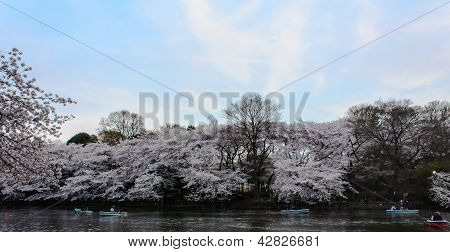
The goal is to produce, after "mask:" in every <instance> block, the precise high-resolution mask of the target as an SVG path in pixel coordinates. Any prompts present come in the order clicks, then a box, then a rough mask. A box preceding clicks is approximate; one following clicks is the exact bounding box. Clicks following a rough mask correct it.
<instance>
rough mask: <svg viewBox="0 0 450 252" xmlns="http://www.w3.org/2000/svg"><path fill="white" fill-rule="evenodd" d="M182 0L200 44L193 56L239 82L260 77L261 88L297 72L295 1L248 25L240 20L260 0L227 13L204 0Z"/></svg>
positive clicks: (300, 13) (300, 46) (302, 43)
mask: <svg viewBox="0 0 450 252" xmlns="http://www.w3.org/2000/svg"><path fill="white" fill-rule="evenodd" d="M185 4H186V6H187V17H188V24H189V28H190V30H191V32H192V34H194V36H195V37H196V39H197V40H199V41H200V42H201V43H203V44H204V45H205V47H206V51H205V52H204V53H205V54H204V55H201V56H199V57H196V59H197V60H202V61H207V62H209V63H211V64H213V65H215V66H216V67H217V68H218V69H219V70H220V71H222V72H224V73H225V74H227V75H229V76H231V77H233V78H235V79H237V80H239V81H241V82H242V83H250V82H251V81H252V80H254V79H255V78H262V79H265V80H266V82H267V83H266V85H265V86H264V87H263V89H269V90H273V89H276V88H277V87H280V86H282V85H283V84H285V83H286V82H288V81H289V80H291V79H292V78H295V77H296V76H295V75H296V74H298V72H299V67H300V66H301V64H300V62H301V57H302V55H303V53H304V51H305V49H306V46H307V43H306V40H305V39H304V36H303V31H304V13H305V10H304V8H302V7H304V6H302V5H300V4H299V3H298V2H297V1H294V2H292V3H291V4H288V5H285V6H282V7H280V8H277V9H276V10H274V11H273V13H272V15H271V16H270V17H269V18H268V19H264V20H262V21H261V20H258V21H257V22H252V23H251V24H250V25H249V24H248V23H246V22H248V20H249V18H250V17H252V18H255V15H256V14H257V13H256V12H257V10H258V9H259V8H260V4H261V3H260V1H250V2H249V3H247V4H244V5H242V6H240V7H239V8H238V9H237V10H236V11H235V12H234V14H232V15H226V14H225V13H222V12H221V11H220V10H219V8H214V6H212V5H211V4H210V3H209V2H208V1H205V0H197V1H185ZM260 18H261V17H260Z"/></svg>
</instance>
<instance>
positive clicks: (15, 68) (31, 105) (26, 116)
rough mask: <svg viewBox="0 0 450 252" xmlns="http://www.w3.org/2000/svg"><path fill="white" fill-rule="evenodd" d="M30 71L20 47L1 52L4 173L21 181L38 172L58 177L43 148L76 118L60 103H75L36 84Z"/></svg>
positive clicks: (0, 171)
mask: <svg viewBox="0 0 450 252" xmlns="http://www.w3.org/2000/svg"><path fill="white" fill-rule="evenodd" d="M30 71H31V67H29V66H27V65H26V64H25V63H24V62H23V61H22V52H20V51H19V50H18V49H15V48H14V49H12V50H11V51H10V52H9V53H7V54H3V53H1V54H0V176H5V177H8V178H9V177H10V176H13V177H15V178H17V181H20V183H22V182H27V181H28V182H29V180H30V179H32V176H35V175H38V174H40V175H43V176H44V174H46V175H45V176H46V177H47V178H51V177H54V174H53V172H52V171H51V170H50V169H46V168H47V167H46V164H47V161H48V160H47V156H46V155H45V153H43V152H42V148H43V146H45V145H46V143H47V141H48V137H49V136H52V137H58V136H60V132H59V130H60V126H61V124H63V123H64V122H66V121H67V120H69V119H71V118H72V116H65V115H60V114H58V113H57V111H56V106H66V105H67V104H71V103H74V101H73V100H71V99H70V98H62V97H60V96H58V95H54V94H51V93H46V92H45V91H44V90H42V89H41V88H39V87H38V86H36V84H35V83H36V80H35V79H34V78H29V77H28V74H29V72H30ZM45 176H44V177H45ZM35 177H36V176H35Z"/></svg>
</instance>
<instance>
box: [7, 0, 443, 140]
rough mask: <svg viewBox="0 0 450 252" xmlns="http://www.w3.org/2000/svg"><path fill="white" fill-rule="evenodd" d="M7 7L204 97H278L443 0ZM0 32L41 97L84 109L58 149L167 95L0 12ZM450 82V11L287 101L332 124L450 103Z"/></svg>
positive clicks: (327, 73)
mask: <svg viewBox="0 0 450 252" xmlns="http://www.w3.org/2000/svg"><path fill="white" fill-rule="evenodd" d="M5 2H7V3H9V4H11V5H13V6H15V7H16V8H18V9H20V10H22V11H25V12H27V13H29V14H31V15H32V16H34V17H35V18H37V19H40V20H42V21H44V22H46V23H48V24H50V25H52V26H54V27H56V28H57V29H60V30H61V31H64V32H65V33H67V34H70V35H71V36H73V37H76V38H77V39H79V40H81V41H83V42H85V43H87V44H89V45H90V46H92V47H95V48H97V49H99V50H101V51H103V52H105V53H106V54H108V55H110V56H112V57H114V58H116V59H118V60H120V61H122V62H124V63H126V64H128V65H130V66H132V67H134V68H136V69H138V70H139V71H141V72H143V73H145V74H147V75H149V76H152V77H153V78H155V79H157V80H159V81H161V82H163V83H164V84H166V85H168V86H170V87H172V88H173V89H175V90H178V91H186V92H191V93H192V94H193V95H194V97H197V96H198V95H199V94H201V93H202V92H214V93H218V92H231V91H232V92H239V93H244V92H249V91H252V92H260V93H263V94H264V93H268V92H271V91H274V90H277V89H278V88H280V87H282V86H284V85H285V84H287V83H289V82H291V81H292V80H295V79H297V78H298V77H300V76H302V75H304V74H305V73H307V72H309V71H311V70H313V69H315V68H317V67H318V66H320V65H322V64H325V63H327V62H329V61H330V60H333V59H334V58H336V57H339V56H341V55H342V54H344V53H346V52H348V51H350V50H352V49H354V48H357V47H358V46H360V45H362V44H364V43H365V42H368V41H370V40H371V39H374V38H376V37H377V36H379V35H381V34H383V33H384V32H386V31H389V30H390V29H392V28H395V27H396V26H398V25H401V24H403V23H405V22H407V21H409V20H411V19H413V18H415V17H417V16H419V15H421V14H423V13H424V12H426V11H428V10H430V9H432V8H434V7H436V6H438V5H440V4H442V3H444V2H445V1H444V0H439V1H438V0H429V1H368V0H367V1H258V0H255V1H246V2H244V1H202V0H199V1H95V2H94V1H12V0H5ZM0 23H1V26H0V34H2V35H1V36H0V50H1V51H7V50H9V49H11V48H13V47H17V48H19V49H20V50H22V51H23V52H24V54H25V55H24V59H25V61H26V62H27V63H28V64H29V65H31V66H32V67H33V72H32V76H34V77H36V78H37V80H38V84H39V85H40V86H41V87H43V88H44V89H45V90H47V91H51V92H55V93H58V94H61V95H63V96H69V97H71V98H73V99H75V100H77V102H78V104H76V105H72V106H70V107H69V108H66V109H64V110H63V111H61V112H64V113H72V114H74V115H75V116H76V119H74V120H72V121H71V122H69V123H67V124H65V125H64V127H63V135H62V140H67V139H68V138H69V137H70V136H71V135H73V134H74V133H77V132H80V131H85V132H88V133H95V130H96V128H97V125H98V122H99V120H100V118H101V117H104V116H106V115H107V114H108V113H109V112H111V111H115V110H119V109H123V108H125V109H128V110H131V111H134V112H137V111H138V95H139V93H140V92H153V93H156V94H158V95H162V94H163V93H164V92H170V91H169V90H167V89H165V88H164V87H161V86H159V85H158V84H155V83H153V82H152V81H150V80H148V79H145V78H143V77H142V76H139V75H138V74H136V73H134V72H132V71H129V70H128V69H126V68H124V67H122V66H120V65H118V64H116V63H114V62H112V61H110V60H108V59H106V58H104V57H103V56H100V55H98V54H95V53H94V52H92V51H90V50H88V49H86V48H85V47H83V46H81V45H80V44H77V43H75V42H74V41H71V40H69V39H67V38H66V37H64V36H62V35H61V34H58V33H56V32H54V31H52V30H50V29H48V28H46V27H44V26H42V25H41V24H39V23H37V22H35V21H32V20H31V19H29V18H26V17H25V16H23V15H20V14H18V13H17V12H15V11H13V10H11V9H9V8H7V7H5V6H4V5H1V4H0ZM449 83H450V4H449V5H447V6H445V7H443V8H441V9H439V10H438V11H436V12H434V13H432V14H430V15H428V16H426V17H424V18H423V19H420V20H418V21H417V22H414V23H412V24H411V25H409V26H407V27H405V28H404V29H402V30H400V31H397V32H395V33H393V34H391V35H389V36H387V37H385V38H383V39H382V40H379V41H377V42H376V43H374V44H372V45H370V46H368V47H366V48H364V49H362V50H360V51H358V52H357V53H355V54H353V55H351V56H349V57H347V58H345V59H343V60H341V61H339V62H337V63H335V64H333V65H331V66H329V67H327V68H326V69H324V70H321V71H319V72H317V73H315V74H313V75H311V76H309V77H308V78H306V79H304V80H302V81H300V82H298V83H296V84H295V85H292V86H290V87H289V88H286V89H283V90H282V92H283V93H284V94H287V93H288V92H295V93H296V94H297V98H298V99H300V96H301V94H302V93H303V92H311V95H310V97H309V100H308V102H307V105H306V108H305V109H304V111H303V114H302V118H303V119H304V120H312V121H328V120H334V119H337V118H339V117H342V116H344V114H345V111H346V109H347V108H348V107H349V106H351V105H354V104H359V103H363V102H373V101H376V100H378V99H389V98H396V99H401V98H410V99H412V100H413V101H414V102H415V103H416V104H424V103H426V102H428V101H431V100H443V99H446V100H450V99H449V98H450V85H449ZM173 95H174V93H173V92H172V93H171V96H172V97H173ZM219 105H220V106H224V105H223V104H219ZM162 107H163V106H162V104H161V105H160V108H162ZM169 110H170V108H169ZM186 111H187V112H186V113H189V111H190V112H192V113H196V112H195V109H191V110H189V109H187V110H186ZM161 113H163V111H162V109H161ZM200 121H205V120H204V118H201V117H199V116H197V117H196V122H200Z"/></svg>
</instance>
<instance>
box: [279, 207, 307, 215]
mask: <svg viewBox="0 0 450 252" xmlns="http://www.w3.org/2000/svg"><path fill="white" fill-rule="evenodd" d="M281 212H282V213H289V214H308V213H309V209H308V208H303V209H284V210H281Z"/></svg>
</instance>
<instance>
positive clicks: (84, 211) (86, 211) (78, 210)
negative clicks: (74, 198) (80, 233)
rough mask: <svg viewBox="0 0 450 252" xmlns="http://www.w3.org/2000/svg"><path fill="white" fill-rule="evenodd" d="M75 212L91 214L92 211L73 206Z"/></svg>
mask: <svg viewBox="0 0 450 252" xmlns="http://www.w3.org/2000/svg"><path fill="white" fill-rule="evenodd" d="M75 213H78V214H91V213H93V211H91V210H82V209H81V208H75Z"/></svg>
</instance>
